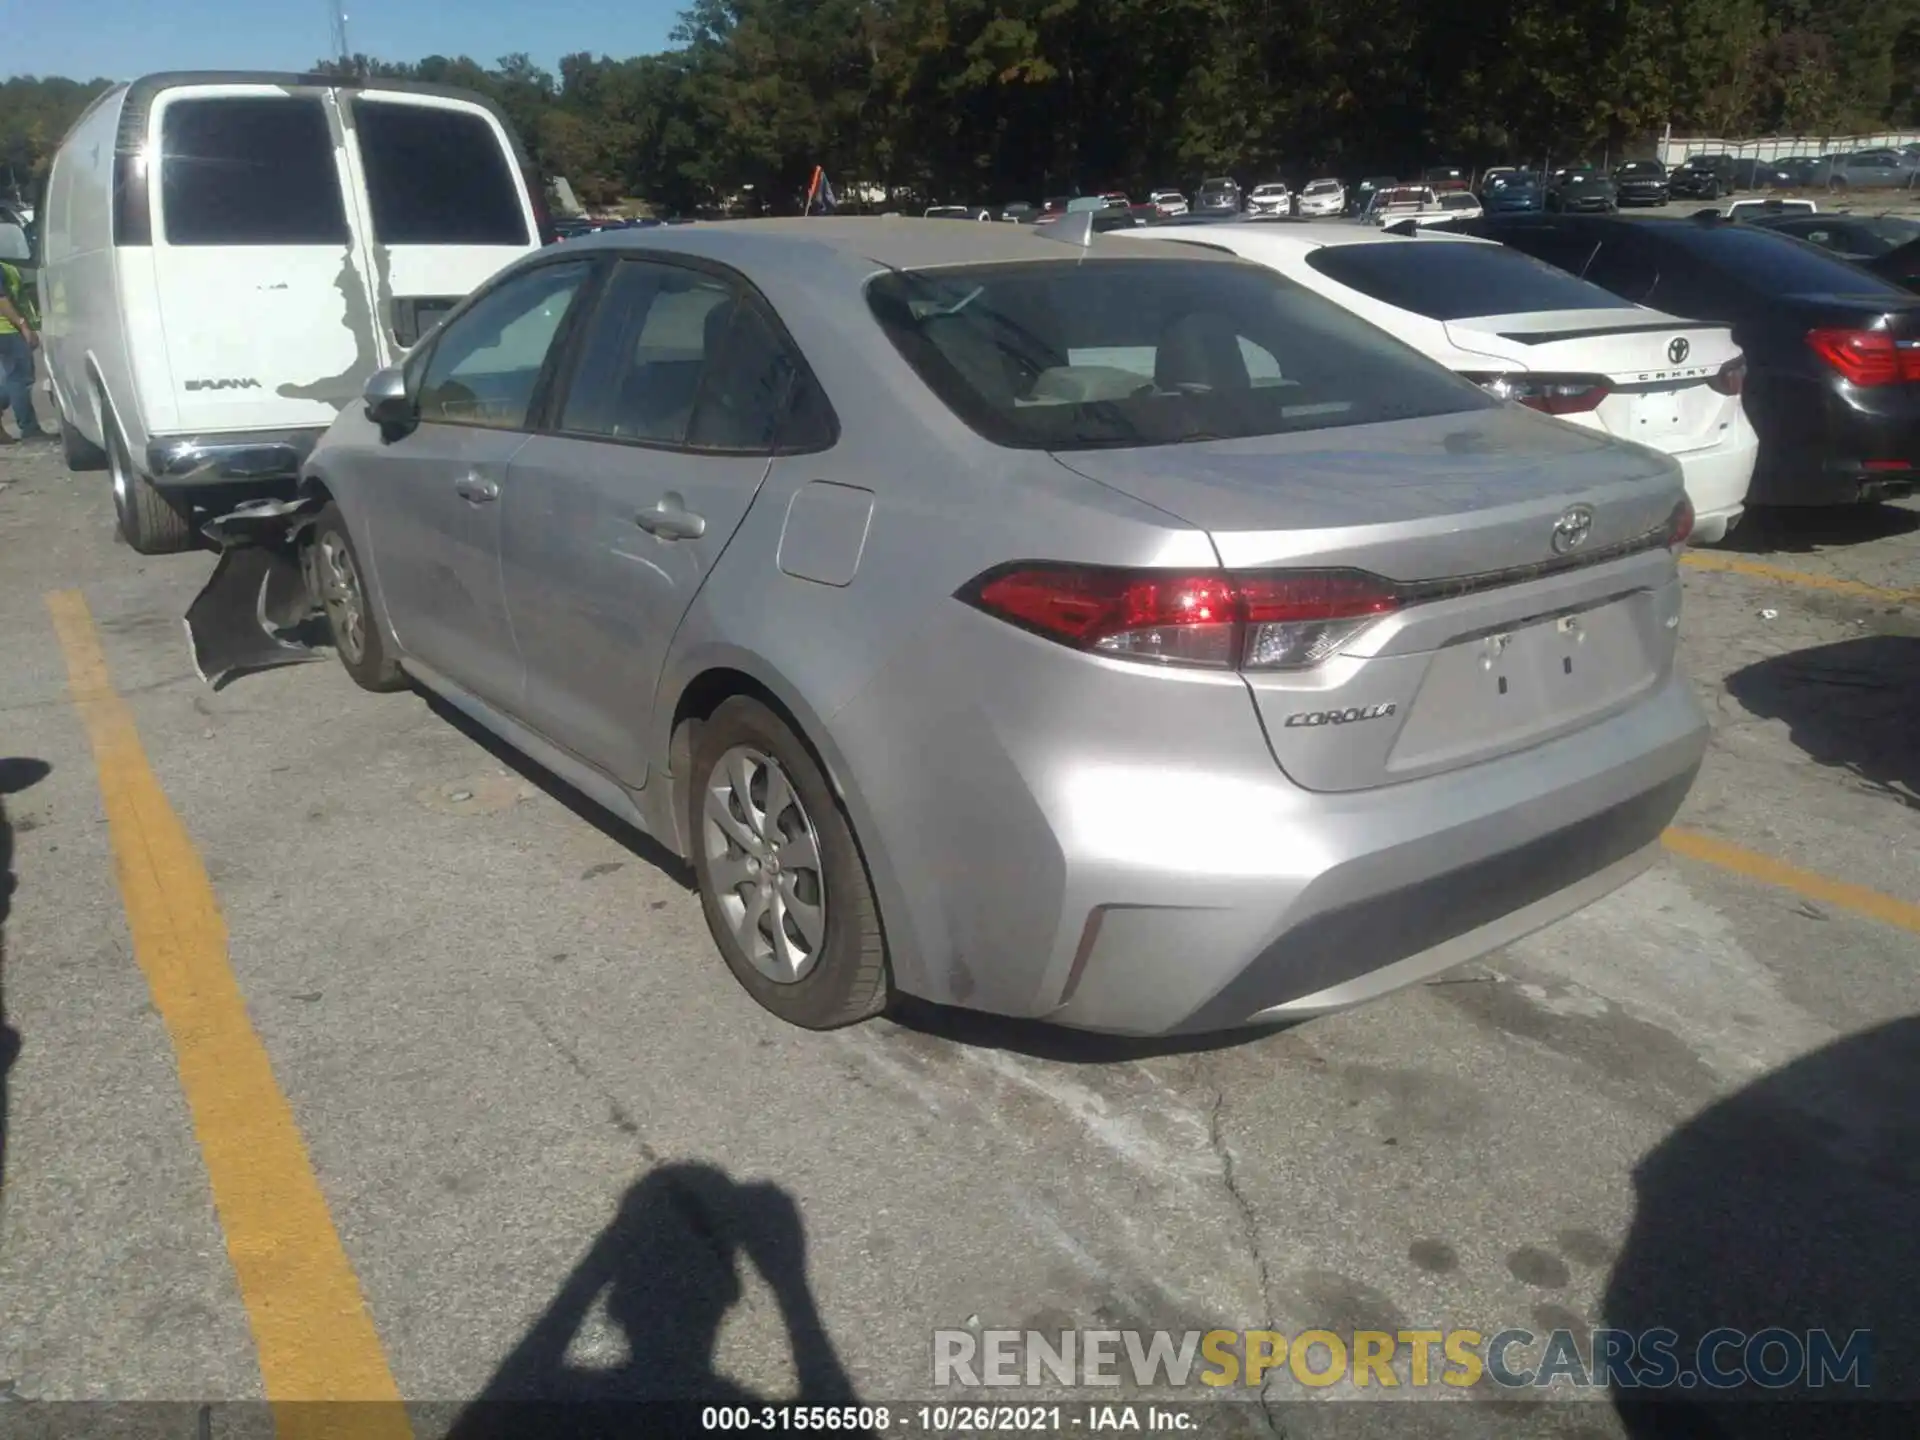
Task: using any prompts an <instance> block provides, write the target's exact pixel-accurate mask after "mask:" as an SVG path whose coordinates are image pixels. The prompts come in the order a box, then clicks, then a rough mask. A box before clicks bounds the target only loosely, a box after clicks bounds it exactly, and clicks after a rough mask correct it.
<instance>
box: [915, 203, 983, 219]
mask: <svg viewBox="0 0 1920 1440" xmlns="http://www.w3.org/2000/svg"><path fill="white" fill-rule="evenodd" d="M924 218H926V219H928V220H991V219H993V212H992V211H991V210H989V209H987V208H986V207H985V206H983V205H929V206H928V207H927V210H926V215H925V217H924Z"/></svg>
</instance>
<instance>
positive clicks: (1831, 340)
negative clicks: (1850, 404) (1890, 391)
mask: <svg viewBox="0 0 1920 1440" xmlns="http://www.w3.org/2000/svg"><path fill="white" fill-rule="evenodd" d="M1807 345H1808V347H1809V348H1810V349H1811V350H1812V351H1813V353H1814V354H1816V355H1818V356H1819V357H1820V358H1821V359H1822V360H1824V361H1826V363H1827V364H1828V365H1829V366H1831V367H1832V368H1833V369H1834V370H1835V371H1837V372H1838V373H1839V375H1840V378H1841V379H1843V380H1845V381H1847V382H1848V383H1849V384H1852V385H1860V386H1864V387H1871V386H1877V385H1899V384H1902V383H1911V382H1914V381H1920V341H1913V340H1896V339H1895V338H1894V337H1893V336H1892V335H1889V334H1888V333H1887V332H1886V331H1884V330H1839V329H1828V330H1809V331H1808V332H1807Z"/></svg>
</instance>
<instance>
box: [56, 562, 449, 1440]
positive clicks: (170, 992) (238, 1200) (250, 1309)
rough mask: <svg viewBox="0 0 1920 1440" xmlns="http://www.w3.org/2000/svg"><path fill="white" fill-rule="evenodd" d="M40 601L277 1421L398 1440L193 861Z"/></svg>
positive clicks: (116, 717) (373, 1337)
mask: <svg viewBox="0 0 1920 1440" xmlns="http://www.w3.org/2000/svg"><path fill="white" fill-rule="evenodd" d="M47 609H48V610H49V611H50V612H52V616H53V626H54V630H55V633H56V634H57V635H58V636H59V640H60V648H61V649H62V650H63V651H64V652H65V655H66V662H67V684H68V688H69V690H70V691H71V692H72V696H73V703H74V706H75V708H76V709H77V710H78V711H79V712H80V718H81V721H82V723H83V724H84V725H85V727H86V732H87V738H88V740H89V742H90V743H91V745H92V747H93V760H94V766H95V768H96V770H97V771H98V772H99V777H100V795H101V799H102V800H103V801H104V802H105V806H106V813H107V826H108V835H109V839H110V842H111V845H112V849H113V859H114V867H115V871H116V875H117V878H118V880H119V885H120V897H121V901H122V903H123V904H124V906H125V907H126V913H127V928H128V930H129V932H131V934H132V937H133V953H134V959H135V960H136V961H137V962H138V964H139V966H140V969H141V970H142V971H143V972H144V973H145V975H146V978H147V986H148V989H149V990H150V991H151V993H152V996H153V1003H154V1006H155V1008H156V1009H157V1010H158V1011H159V1012H160V1018H161V1020H162V1021H163V1022H164V1023H165V1025H166V1027H167V1034H168V1035H169V1037H171V1039H172V1041H173V1052H174V1059H175V1061H176V1063H177V1065H178V1066H179V1072H180V1084H181V1088H182V1090H184V1091H185V1093H186V1098H187V1105H188V1108H189V1109H190V1110H191V1112H192V1115H193V1125H194V1131H195V1134H196V1135H197V1137H198V1139H199V1142H200V1152H201V1155H202V1156H203V1157H204V1159H205V1161H206V1166H207V1179H208V1181H209V1182H210V1184H211V1187H212V1190H213V1201H214V1206H215V1208H216V1209H217V1211H218V1213H219V1216H220V1224H221V1227H222V1228H223V1230H224V1231H225V1232H226V1239H227V1254H228V1255H229V1257H230V1258H231V1259H232V1262H233V1270H234V1275H235V1278H236V1279H237V1280H238V1281H239V1285H240V1297H241V1300H242V1301H243V1303H244V1304H245V1305H246V1307H247V1319H248V1321H249V1323H250V1324H251V1326H252V1329H253V1339H254V1345H255V1347H256V1349H257V1350H258V1353H259V1360H260V1375H261V1379H262V1381H263V1382H264V1384H265V1387H266V1394H267V1399H268V1400H269V1401H270V1402H272V1404H273V1407H274V1424H275V1429H276V1431H277V1433H278V1434H279V1435H281V1436H282V1437H291V1436H300V1437H317V1436H322V1435H328V1436H334V1435H337V1436H345V1435H348V1434H352V1435H355V1436H362V1435H369V1436H379V1437H383V1440H406V1437H410V1436H411V1434H412V1429H411V1426H410V1425H409V1423H408V1420H407V1416H406V1412H405V1411H404V1409H402V1407H401V1405H400V1403H399V1402H400V1391H399V1387H398V1386H397V1385H396V1384H395V1383H394V1379H393V1373H392V1371H391V1370H390V1369H388V1366H387V1358H386V1354H385V1352H384V1351H383V1350H382V1349H381V1347H380V1339H379V1336H378V1335H377V1334H375V1332H374V1328H373V1319H372V1317H371V1316H370V1315H369V1314H368V1313H367V1306H366V1301H365V1299H364V1298H363V1297H362V1295H361V1292H360V1282H359V1280H358V1278H357V1277H356V1276H355V1275H354V1273H353V1266H352V1265H351V1264H350V1263H349V1261H348V1260H347V1254H346V1251H345V1249H344V1248H342V1246H341V1244H340V1237H339V1235H338V1233H337V1232H336V1231H335V1230H334V1227H333V1219H332V1217H331V1216H330V1215H329V1214H328V1212H327V1202H326V1199H325V1197H324V1196H323V1195H322V1194H321V1193H320V1182H319V1180H318V1179H317V1178H316V1177H315V1175H314V1173H313V1164H312V1161H311V1160H310V1159H309V1158H308V1156H307V1149H306V1145H305V1143H304V1142H303V1141H302V1140H301V1138H300V1131H299V1128H298V1127H297V1126H296V1125H295V1123H294V1118H293V1111H292V1109H291V1107H290V1106H289V1105H288V1104H287V1098H286V1096H285V1095H283V1094H282V1093H281V1091H280V1087H279V1085H278V1083H277V1082H276V1081H275V1080H274V1076H273V1066H272V1063H271V1062H270V1061H269V1059H268V1058H267V1052H266V1047H265V1046H264V1045H262V1044H261V1041H260V1037H259V1036H258V1035H257V1034H255V1033H254V1029H253V1025H252V1023H251V1022H250V1021H249V1019H248V1017H247V1006H246V1001H245V999H244V998H243V997H242V996H241V994H240V987H239V984H238V983H237V982H236V981H235V979H234V975H233V971H232V969H231V967H230V966H229V965H228V963H227V927H226V921H225V920H224V919H223V918H222V916H221V914H220V906H219V902H218V901H217V900H216V899H215V898H214V893H213V886H212V884H211V882H210V881H209V880H208V879H207V872H206V868H205V867H204V866H203V865H202V864H201V862H200V857H199V854H198V852H197V851H196V850H195V849H194V845H193V841H192V840H191V839H190V838H189V837H188V835H187V831H186V827H185V826H184V825H183V824H181V822H180V817H179V816H178V815H177V814H175V813H174V809H173V806H172V805H171V804H169V803H168V801H167V797H166V794H165V792H164V791H163V790H162V789H161V788H160V782H159V780H158V779H157V778H156V777H155V776H154V773H153V769H152V767H151V766H150V765H149V764H148V763H147V756H146V751H145V749H144V747H143V746H142V745H141V743H140V734H139V731H138V730H137V729H136V728H135V725H134V719H133V711H132V710H131V709H130V708H129V707H128V705H127V703H126V701H125V700H123V699H122V698H121V697H120V696H119V694H118V693H116V692H115V690H114V688H113V681H112V678H111V677H110V676H109V674H108V673H107V662H106V658H105V656H104V655H103V654H102V653H101V649H100V638H99V634H98V632H97V631H96V630H95V628H94V624H93V617H92V616H91V615H90V614H89V613H88V610H87V602H86V600H85V599H84V597H82V596H81V594H80V592H79V591H77V590H62V591H58V592H56V593H54V594H51V595H49V596H47ZM315 1401H336V1402H337V1401H376V1402H386V1403H382V1404H374V1405H354V1406H337V1405H315V1404H313V1403H311V1402H315Z"/></svg>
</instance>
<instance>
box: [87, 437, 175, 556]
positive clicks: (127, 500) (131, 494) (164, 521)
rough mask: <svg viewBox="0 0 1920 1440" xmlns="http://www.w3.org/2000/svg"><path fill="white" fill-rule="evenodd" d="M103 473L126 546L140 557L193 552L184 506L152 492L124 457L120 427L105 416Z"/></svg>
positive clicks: (155, 491) (147, 482)
mask: <svg viewBox="0 0 1920 1440" xmlns="http://www.w3.org/2000/svg"><path fill="white" fill-rule="evenodd" d="M105 420H106V423H105V425H104V426H103V427H102V428H103V429H104V430H105V431H106V437H107V471H108V473H109V474H110V475H111V476H112V477H113V514H114V518H115V519H116V520H117V521H119V524H120V534H121V536H122V538H124V539H125V540H126V542H127V544H129V545H131V546H132V547H133V548H134V549H135V550H136V551H138V552H139V553H140V554H142V555H178V554H179V553H180V552H181V551H183V550H192V549H194V548H195V539H194V534H193V523H192V521H191V520H190V519H189V518H188V515H187V510H186V506H185V504H184V503H181V504H176V503H175V502H174V501H172V500H170V499H168V498H167V497H166V496H165V495H163V494H161V493H160V491H159V490H158V489H156V488H155V486H154V483H153V482H152V481H151V480H149V479H148V478H147V477H146V476H144V475H142V474H141V473H140V472H139V471H138V470H137V469H135V468H134V464H133V461H132V459H131V458H129V456H128V455H127V442H126V441H125V440H123V439H122V438H121V437H120V426H119V424H118V422H116V421H115V420H114V418H113V416H112V414H110V413H109V414H107V415H106V416H105Z"/></svg>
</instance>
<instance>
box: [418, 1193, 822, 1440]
mask: <svg viewBox="0 0 1920 1440" xmlns="http://www.w3.org/2000/svg"><path fill="white" fill-rule="evenodd" d="M743 1263H748V1264H752V1265H754V1266H755V1267H757V1268H758V1269H759V1271H760V1273H761V1275H762V1276H763V1277H764V1278H765V1280H766V1282H767V1285H768V1288H770V1289H771V1290H772V1291H773V1294H774V1297H775V1298H776V1300H777V1301H778V1303H779V1307H780V1316H781V1319H782V1321H783V1322H784V1323H785V1326H786V1331H787V1336H788V1343H789V1344H790V1346H791V1347H792V1354H793V1362H794V1364H793V1368H794V1373H795V1374H796V1375H797V1377H798V1380H799V1393H798V1394H797V1395H763V1394H757V1393H755V1392H753V1391H751V1390H749V1389H747V1388H746V1387H744V1386H742V1385H740V1384H739V1383H737V1382H735V1381H733V1380H730V1379H728V1378H727V1377H725V1376H723V1375H721V1374H719V1373H718V1372H717V1371H716V1370H715V1368H714V1356H715V1346H716V1344H717V1342H718V1340H719V1337H720V1327H721V1323H722V1322H723V1321H724V1320H725V1318H726V1315H727V1312H728V1311H729V1310H730V1309H731V1308H732V1307H733V1306H734V1305H735V1304H736V1303H738V1302H739V1300H740V1298H741V1295H742V1293H743V1289H742V1282H741V1266H742V1264H743ZM603 1295H604V1296H605V1299H606V1314H607V1316H608V1318H609V1319H610V1320H611V1321H612V1322H613V1324H614V1325H616V1326H617V1327H619V1330H620V1332H621V1335H622V1338H623V1339H624V1341H625V1345H626V1350H627V1356H626V1359H625V1360H624V1361H623V1362H621V1363H619V1364H617V1365H614V1366H611V1367H608V1368H588V1367H584V1366H581V1365H579V1364H576V1363H573V1362H571V1361H570V1360H569V1358H568V1354H567V1352H568V1348H569V1346H571V1345H572V1344H573V1342H574V1340H575V1337H576V1336H577V1335H579V1333H580V1331H581V1329H582V1327H583V1326H584V1325H585V1323H586V1322H587V1320H588V1318H589V1316H590V1314H591V1312H592V1310H593V1307H594V1304H595V1303H596V1301H598V1300H599V1299H600V1298H601V1297H602V1296H603ZM669 1402H671V1404H670V1403H669ZM854 1403H856V1397H855V1395H854V1392H853V1384H852V1382H851V1380H850V1379H849V1378H848V1376H847V1373H846V1370H845V1369H844V1367H843V1366H842V1365H841V1363H840V1357H839V1355H838V1354H837V1353H836V1352H835V1350H834V1347H833V1342H832V1340H831V1338H830V1337H829V1336H828V1334H827V1331H826V1326H825V1324H824V1322H823V1321H822V1320H821V1318H820V1313H819V1309H818V1306H817V1305H816V1303H815V1301H814V1298H813V1292H812V1290H811V1288H810V1287H809V1285H808V1283H807V1256H806V1236H805V1230H804V1227H803V1225H802V1223H801V1219H800V1211H799V1208H798V1206H796V1205H795V1204H794V1201H793V1198H792V1197H791V1196H790V1195H788V1194H787V1193H786V1191H784V1190H782V1189H780V1188H779V1187H778V1186H777V1185H772V1184H741V1183H739V1182H737V1181H735V1180H733V1179H732V1178H731V1177H730V1176H728V1175H727V1174H725V1173H724V1172H723V1171H721V1170H719V1169H716V1168H714V1167H713V1166H710V1165H697V1164H674V1165H663V1166H661V1167H659V1168H658V1169H655V1170H653V1171H651V1172H650V1173H649V1174H647V1175H646V1176H645V1177H644V1178H643V1179H641V1180H640V1181H639V1182H638V1183H637V1184H635V1185H634V1187H633V1188H632V1189H631V1190H629V1191H628V1192H627V1196H626V1199H625V1201H624V1202H623V1203H622V1205H621V1207H620V1213H619V1214H618V1216H616V1217H615V1219H614V1221H613V1223H612V1224H611V1225H609V1226H608V1227H607V1229H606V1230H605V1231H603V1232H602V1233H601V1235H600V1238H599V1240H598V1241H597V1242H596V1243H595V1244H594V1247H593V1249H592V1250H591V1251H590V1252H589V1253H588V1254H587V1256H586V1258H585V1259H583V1260H582V1261H581V1262H580V1264H579V1265H578V1266H576V1267H575V1269H574V1271H573V1274H572V1275H570V1276H569V1277H568V1279H567V1282H566V1283H565V1284H564V1285H563V1286H562V1287H561V1289H560V1293H559V1294H558V1295H557V1296H555V1297H554V1300H553V1303H552V1304H550V1305H549V1306H548V1307H547V1310H546V1312H545V1313H544V1314H543V1315H541V1317H540V1318H539V1319H538V1320H537V1321H535V1322H534V1324H533V1326H532V1328H531V1329H529V1330H528V1331H527V1333H526V1335H525V1336H524V1337H522V1339H521V1340H520V1343H519V1344H518V1345H516V1346H515V1347H514V1349H513V1351H512V1353H510V1354H509V1355H508V1356H507V1357H506V1359H505V1360H503V1361H502V1362H501V1364H500V1366H499V1368H498V1369H497V1370H496V1371H495V1372H494V1375H493V1378H492V1380H491V1381H489V1382H488V1384H487V1387H486V1389H485V1390H484V1391H483V1392H482V1393H481V1394H480V1396H479V1397H478V1398H477V1399H476V1400H474V1401H473V1403H472V1404H471V1405H469V1406H468V1407H467V1408H466V1410H465V1411H464V1412H463V1413H462V1414H461V1415H460V1417H459V1418H458V1419H457V1420H456V1421H455V1422H454V1425H453V1427H452V1429H451V1430H450V1431H449V1432H448V1435H449V1437H450V1440H478V1437H482V1436H486V1437H495V1436H506V1435H532V1434H539V1435H543V1436H546V1435H566V1436H584V1435H588V1434H593V1435H602V1434H604V1435H614V1434H629V1435H630V1434H634V1433H637V1432H636V1431H635V1428H634V1427H635V1425H636V1423H640V1422H641V1417H643V1416H645V1417H648V1418H650V1419H651V1420H652V1421H654V1422H662V1421H665V1420H666V1419H667V1418H668V1413H669V1411H670V1410H678V1409H683V1408H684V1409H686V1410H688V1412H689V1414H693V1413H697V1411H698V1409H699V1408H700V1407H704V1406H708V1405H745V1406H751V1407H759V1406H761V1405H769V1404H803V1405H849V1404H854ZM683 1418H684V1417H683ZM656 1428H657V1425H656Z"/></svg>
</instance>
